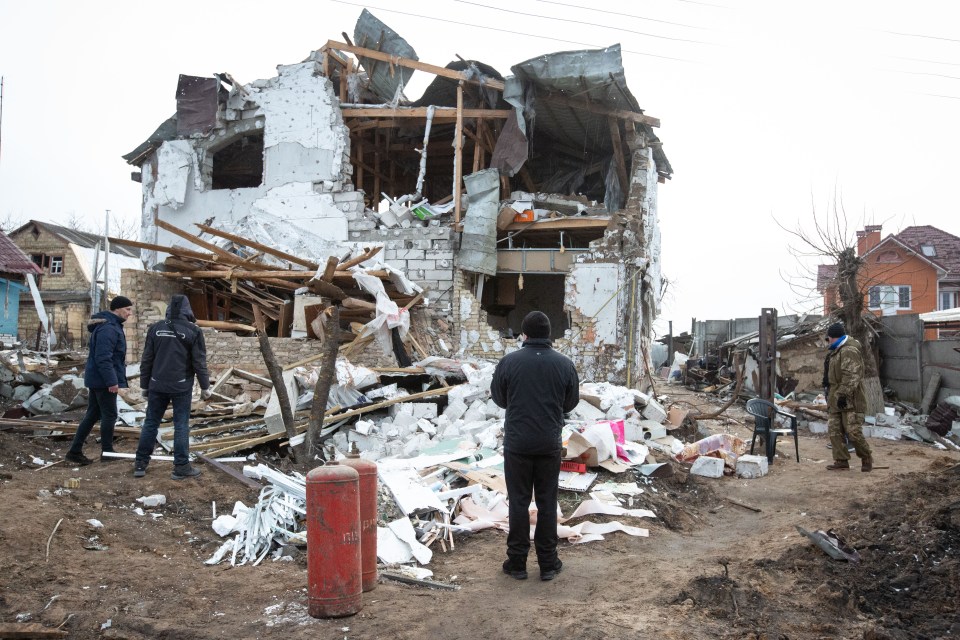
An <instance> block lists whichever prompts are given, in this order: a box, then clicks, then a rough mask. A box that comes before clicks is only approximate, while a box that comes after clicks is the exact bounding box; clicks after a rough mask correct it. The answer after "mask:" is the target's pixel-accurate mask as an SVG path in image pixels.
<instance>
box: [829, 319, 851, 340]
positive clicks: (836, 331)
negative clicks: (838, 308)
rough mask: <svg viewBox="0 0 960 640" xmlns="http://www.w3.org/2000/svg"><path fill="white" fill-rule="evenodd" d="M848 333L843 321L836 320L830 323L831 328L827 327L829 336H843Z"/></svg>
mask: <svg viewBox="0 0 960 640" xmlns="http://www.w3.org/2000/svg"><path fill="white" fill-rule="evenodd" d="M845 335H847V330H846V329H845V328H844V326H843V323H842V322H834V323H833V324H832V325H830V328H829V329H827V337H829V338H842V337H843V336H845Z"/></svg>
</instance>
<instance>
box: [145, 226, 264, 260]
mask: <svg viewBox="0 0 960 640" xmlns="http://www.w3.org/2000/svg"><path fill="white" fill-rule="evenodd" d="M153 223H154V224H155V225H157V226H158V227H160V228H161V229H164V230H166V231H169V232H170V233H172V234H173V235H175V236H179V237H181V238H183V239H184V240H187V241H189V242H192V243H193V244H195V245H197V246H198V247H202V248H204V249H206V250H208V251H210V252H211V253H213V254H215V255H217V256H218V257H220V258H227V259H236V258H240V256H238V255H236V254H233V253H230V252H229V251H227V250H226V249H223V248H221V247H218V246H217V245H215V244H213V243H212V242H207V241H206V240H203V239H201V238H199V237H197V236H196V235H194V234H192V233H189V232H187V231H184V230H183V229H181V228H180V227H177V226H174V225H172V224H169V223H167V222H164V221H163V220H161V219H160V218H154V220H153ZM240 259H241V261H242V262H243V264H244V265H246V266H247V267H248V268H250V269H269V268H270V267H269V266H267V265H261V264H257V263H255V262H249V261H247V260H246V259H245V258H240Z"/></svg>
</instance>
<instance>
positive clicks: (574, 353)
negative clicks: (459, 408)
mask: <svg viewBox="0 0 960 640" xmlns="http://www.w3.org/2000/svg"><path fill="white" fill-rule="evenodd" d="M630 148H631V150H632V153H633V165H632V166H633V168H634V172H633V176H632V178H631V182H630V189H629V194H628V198H627V202H626V205H625V208H624V209H622V210H620V211H617V212H616V213H615V214H614V216H613V221H612V222H611V225H610V228H609V229H608V230H607V231H606V232H605V233H604V236H603V238H601V239H599V240H595V241H593V242H591V243H590V251H589V252H586V253H584V254H582V255H579V256H577V261H576V262H575V263H574V264H573V265H572V266H571V267H570V269H569V271H568V273H567V275H566V278H565V281H566V282H565V293H566V295H565V301H564V310H565V311H566V312H568V314H569V317H570V329H568V330H567V331H566V332H565V334H564V336H563V337H562V338H560V339H557V340H554V347H555V348H556V349H557V350H558V351H560V352H562V353H564V354H566V355H567V356H569V357H570V358H571V359H572V360H573V362H574V364H575V365H576V366H577V370H578V372H579V373H580V377H581V379H583V380H609V381H611V382H616V383H617V384H629V385H631V386H633V387H641V386H642V382H641V381H642V380H643V379H644V377H645V376H646V372H647V371H649V369H650V362H649V348H650V342H651V339H652V325H653V321H654V320H655V319H656V317H657V314H658V313H659V298H660V287H661V276H660V230H659V225H658V222H657V208H656V207H657V184H658V182H657V171H656V165H655V162H654V160H653V153H652V149H651V148H650V147H648V146H647V145H646V142H645V139H644V137H643V134H642V132H639V131H638V132H637V133H636V135H635V137H634V138H633V140H632V141H631V144H630ZM468 215H469V214H468ZM468 280H469V278H468V277H467V276H466V275H465V274H464V273H463V272H461V271H459V270H457V271H456V274H455V277H454V300H453V304H452V306H451V309H452V314H453V318H454V322H455V328H454V333H455V335H458V337H459V340H458V349H459V351H460V352H462V353H465V354H469V355H474V356H477V357H484V358H491V359H497V358H499V357H502V356H503V355H504V354H505V353H509V352H510V351H512V350H514V349H515V348H517V345H518V343H517V341H516V340H515V339H513V338H506V337H502V336H501V334H500V332H498V331H497V330H495V329H493V328H492V327H491V326H490V324H488V319H487V314H486V312H484V311H483V310H482V309H481V307H480V303H479V301H478V300H477V298H476V296H475V295H474V291H473V290H472V289H471V287H470V286H469V284H470V283H469V282H468Z"/></svg>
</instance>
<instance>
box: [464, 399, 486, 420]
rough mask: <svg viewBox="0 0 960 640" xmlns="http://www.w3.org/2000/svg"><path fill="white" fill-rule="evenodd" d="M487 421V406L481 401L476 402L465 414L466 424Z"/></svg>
mask: <svg viewBox="0 0 960 640" xmlns="http://www.w3.org/2000/svg"><path fill="white" fill-rule="evenodd" d="M486 419H487V411H486V404H485V403H484V402H483V401H481V400H476V401H475V402H474V403H473V404H471V405H470V408H469V409H467V412H466V413H465V414H463V421H464V422H477V421H483V420H486Z"/></svg>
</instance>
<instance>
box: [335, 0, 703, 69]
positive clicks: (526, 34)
mask: <svg viewBox="0 0 960 640" xmlns="http://www.w3.org/2000/svg"><path fill="white" fill-rule="evenodd" d="M330 2H336V3H338V4H346V5H350V6H353V7H362V8H364V9H376V10H377V11H386V12H387V13H397V14H400V15H403V16H411V17H413V18H420V19H422V20H435V21H437V22H445V23H447V24H456V25H460V26H463V27H471V28H474V29H486V30H488V31H498V32H500V33H509V34H511V35H517V36H523V37H524V38H539V39H541V40H552V41H554V42H563V43H565V44H575V45H579V46H581V47H591V48H593V49H605V48H606V47H605V46H602V45H598V44H591V43H589V42H577V41H576V40H565V39H563V38H553V37H551V36H542V35H539V34H536V33H530V32H527V31H511V30H510V29H500V28H497V27H486V26H484V25H481V24H473V23H468V22H458V21H456V20H447V19H445V18H437V17H435V16H425V15H421V14H419V13H409V12H407V11H397V10H396V9H387V8H385V7H374V6H373V5H369V4H361V3H359V2H348V1H347V0H330ZM621 51H622V52H623V53H630V54H633V55H637V56H648V57H651V58H660V59H661V60H673V61H675V62H688V63H691V64H697V62H696V61H695V60H687V59H685V58H674V57H671V56H662V55H659V54H656V53H647V52H645V51H631V50H629V49H621Z"/></svg>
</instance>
